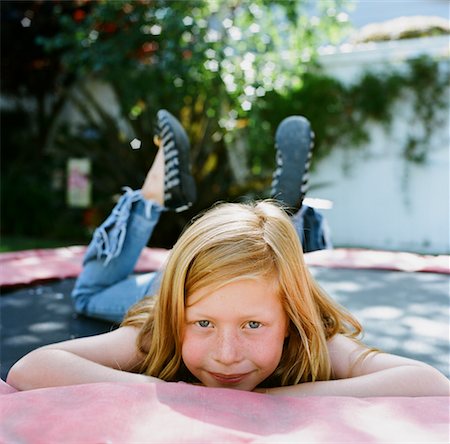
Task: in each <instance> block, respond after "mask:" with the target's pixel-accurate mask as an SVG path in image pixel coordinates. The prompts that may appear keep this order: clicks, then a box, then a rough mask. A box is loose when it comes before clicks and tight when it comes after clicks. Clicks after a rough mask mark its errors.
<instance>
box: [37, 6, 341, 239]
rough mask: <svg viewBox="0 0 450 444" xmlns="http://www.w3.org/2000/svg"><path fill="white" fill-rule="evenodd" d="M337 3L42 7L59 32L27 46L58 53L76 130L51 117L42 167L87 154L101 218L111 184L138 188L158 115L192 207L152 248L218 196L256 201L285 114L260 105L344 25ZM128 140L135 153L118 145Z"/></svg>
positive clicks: (288, 84) (298, 81)
mask: <svg viewBox="0 0 450 444" xmlns="http://www.w3.org/2000/svg"><path fill="white" fill-rule="evenodd" d="M69 3H70V4H69ZM344 6H345V5H344V0H319V1H311V0H292V1H284V0H253V1H245V0H223V1H221V0H189V1H168V0H137V1H125V0H115V1H91V2H87V1H80V0H79V1H76V2H67V3H66V2H62V3H57V4H53V10H52V20H56V22H57V23H58V27H59V28H58V32H57V33H56V34H55V35H54V36H50V37H49V36H48V35H47V36H46V35H42V37H40V38H39V39H38V42H39V44H41V45H42V46H43V47H44V48H45V50H46V51H47V53H48V54H53V55H58V56H59V60H60V62H61V64H60V68H59V70H58V76H59V77H58V78H59V79H60V81H59V82H58V90H57V92H58V97H61V98H64V99H65V100H67V101H68V102H70V103H71V104H72V105H75V107H76V108H77V109H78V110H79V111H80V113H81V115H82V117H83V120H82V121H81V122H79V123H78V124H76V125H75V124H73V122H64V121H63V120H59V119H58V118H56V119H54V121H52V125H51V131H48V132H47V137H46V140H45V143H44V145H45V149H46V152H47V153H49V154H50V156H51V159H52V164H53V166H54V167H55V168H56V167H60V168H62V167H63V166H64V164H65V162H66V160H67V158H68V157H71V156H86V157H89V158H90V159H91V160H92V162H93V168H94V192H95V206H96V207H97V208H98V209H100V213H102V212H103V211H106V209H107V208H108V209H109V208H110V206H111V196H112V195H114V194H116V193H117V192H118V190H119V187H120V186H121V185H124V184H128V185H130V186H132V187H137V186H139V185H140V183H141V182H142V180H143V178H144V176H145V174H146V170H147V168H148V166H149V164H150V162H151V156H152V155H153V154H154V153H155V149H154V148H153V147H152V138H153V131H154V116H155V115H156V112H157V110H158V109H159V108H167V109H168V110H169V111H171V112H172V113H174V114H175V115H177V116H178V117H179V118H180V120H181V122H182V123H183V125H184V126H185V128H186V129H187V132H188V134H189V137H190V140H191V144H192V161H193V166H194V174H195V176H196V180H197V183H198V187H199V200H198V202H197V204H196V206H195V207H194V208H193V209H192V212H191V213H188V214H183V215H179V219H178V220H176V221H175V222H174V223H175V225H173V223H167V224H161V225H162V226H163V227H164V226H165V228H163V230H164V231H165V232H164V233H160V238H161V239H163V241H162V243H167V244H170V243H171V242H172V241H173V239H174V238H175V237H176V235H177V232H178V231H179V229H181V227H182V226H183V225H184V223H185V222H186V220H187V219H188V218H190V217H191V215H192V213H195V212H197V211H199V210H200V209H203V208H205V207H207V206H209V205H210V204H211V203H213V202H215V201H217V200H221V199H235V198H237V197H238V196H240V195H242V194H246V193H250V194H251V193H254V192H255V190H256V194H257V195H258V196H263V195H265V193H266V192H267V188H268V185H269V183H270V175H271V171H272V168H273V166H274V152H273V134H274V131H275V127H276V124H277V123H279V122H280V121H281V120H282V118H283V117H285V116H286V115H287V114H289V113H292V108H287V109H285V110H277V112H278V111H279V113H278V114H277V115H275V116H271V117H272V118H264V119H262V117H264V115H265V116H267V115H270V106H268V105H267V106H266V102H267V98H268V97H270V96H271V95H273V94H283V92H285V91H289V90H290V89H291V88H297V89H298V88H301V86H302V82H303V77H304V75H305V72H306V71H307V67H308V66H312V65H313V64H314V60H315V54H316V48H317V47H318V46H319V45H320V44H321V43H324V42H333V41H336V40H337V39H338V38H339V37H340V36H341V34H342V31H343V30H344V29H345V26H344V25H345V20H343V15H342V14H340V11H341V10H342V9H343V7H344ZM103 84H107V85H109V87H110V88H112V91H113V93H114V96H115V98H116V101H117V103H118V109H109V108H108V106H106V105H105V104H104V103H102V97H104V96H102V95H99V94H97V93H96V88H98V87H100V86H101V85H103ZM283 111H285V114H284V113H283ZM69 123H70V125H69ZM135 137H136V138H138V139H140V140H141V141H142V148H141V150H139V151H135V150H131V149H130V146H129V142H130V141H131V140H132V139H133V138H135ZM172 220H173V219H172Z"/></svg>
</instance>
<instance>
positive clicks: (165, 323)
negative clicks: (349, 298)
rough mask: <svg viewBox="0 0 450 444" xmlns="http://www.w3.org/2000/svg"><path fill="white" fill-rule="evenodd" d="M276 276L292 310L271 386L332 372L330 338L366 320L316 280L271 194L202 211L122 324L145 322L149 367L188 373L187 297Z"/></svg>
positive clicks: (162, 373)
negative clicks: (153, 289) (184, 347)
mask: <svg viewBox="0 0 450 444" xmlns="http://www.w3.org/2000/svg"><path fill="white" fill-rule="evenodd" d="M254 277H256V278H258V277H264V278H274V279H275V280H276V282H277V283H278V292H279V296H280V300H281V302H282V305H283V307H284V310H285V312H286V314H287V316H288V318H289V335H288V337H287V338H286V340H285V344H284V347H283V353H282V357H281V360H280V363H279V365H278V367H277V368H276V370H275V372H274V373H273V375H272V376H271V377H270V378H269V379H268V380H267V381H266V382H265V385H266V386H282V385H293V384H298V383H300V382H307V381H316V380H328V379H330V378H332V370H331V365H330V359H329V355H328V348H327V340H328V339H330V338H331V337H333V336H334V335H335V334H337V333H342V334H345V335H347V336H351V337H356V336H357V335H358V334H360V333H361V331H362V328H361V325H360V324H359V322H358V321H357V320H356V319H355V318H353V316H352V315H351V314H349V313H348V312H347V311H346V310H344V309H343V308H342V307H341V306H339V305H338V304H337V303H336V302H334V301H333V300H332V299H330V298H329V297H328V296H327V295H326V294H325V293H324V292H323V291H322V290H321V288H320V287H319V286H318V284H317V283H316V282H315V281H314V279H313V278H312V276H311V274H310V273H309V270H308V268H307V266H306V265H305V262H304V259H303V251H302V247H301V244H300V241H299V238H298V235H297V233H296V231H295V228H294V226H293V225H292V223H291V221H290V219H289V217H288V216H287V214H286V213H285V212H284V211H283V209H282V208H281V207H280V206H279V205H278V204H276V203H275V202H272V201H267V200H266V201H260V202H254V203H245V204H237V203H232V204H219V205H217V206H215V207H213V208H212V209H210V210H209V211H207V212H206V213H204V214H203V215H202V216H201V217H199V218H197V219H196V220H195V221H194V222H193V223H192V224H191V225H190V226H189V227H188V228H187V229H186V230H185V232H184V233H183V234H182V235H181V237H180V238H179V240H178V242H177V243H176V244H175V246H174V247H173V249H172V252H171V254H170V256H169V259H168V262H167V266H166V268H165V271H164V274H163V278H162V282H161V287H160V290H159V294H158V295H157V296H156V297H155V298H152V299H150V298H147V299H145V300H143V301H141V302H140V303H138V304H137V305H136V306H135V307H133V308H132V309H131V310H130V312H129V313H128V314H127V316H126V318H125V320H124V322H123V324H122V325H134V326H137V327H139V328H140V334H139V336H138V347H139V349H140V350H141V351H142V352H143V353H145V355H146V358H145V360H144V362H143V364H142V369H141V371H142V373H146V374H148V375H151V376H156V377H158V378H161V379H163V380H166V381H177V380H180V379H189V372H188V371H187V369H186V368H185V366H184V364H183V362H182V358H181V341H182V335H183V326H184V310H185V301H186V298H187V297H188V296H189V295H190V294H192V293H193V292H195V291H196V290H198V289H200V288H205V287H210V286H214V287H215V288H218V287H220V286H223V285H226V284H228V283H230V282H233V281H236V280H239V279H245V278H254Z"/></svg>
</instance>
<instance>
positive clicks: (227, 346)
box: [213, 332, 243, 365]
mask: <svg viewBox="0 0 450 444" xmlns="http://www.w3.org/2000/svg"><path fill="white" fill-rule="evenodd" d="M213 356H214V359H215V360H216V361H218V362H220V363H221V364H224V365H231V364H235V363H237V362H240V361H241V360H242V359H243V348H242V341H241V340H240V339H239V337H238V335H236V334H234V333H232V332H221V333H219V334H218V337H217V341H216V343H215V347H214V350H213Z"/></svg>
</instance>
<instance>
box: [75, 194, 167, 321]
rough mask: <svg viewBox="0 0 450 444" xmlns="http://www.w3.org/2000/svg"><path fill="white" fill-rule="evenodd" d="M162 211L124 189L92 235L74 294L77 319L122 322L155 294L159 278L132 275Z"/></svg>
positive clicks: (155, 276)
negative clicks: (78, 316) (126, 314)
mask: <svg viewBox="0 0 450 444" xmlns="http://www.w3.org/2000/svg"><path fill="white" fill-rule="evenodd" d="M163 210H164V209H163V207H161V206H160V205H158V204H157V203H155V202H151V201H148V200H145V199H144V198H143V197H142V194H141V192H140V190H136V191H132V190H131V189H129V188H127V189H126V192H125V194H124V195H123V196H122V197H121V198H120V200H119V202H118V203H117V205H116V206H115V207H114V209H113V211H112V213H111V215H110V216H109V217H108V218H107V219H106V220H105V222H103V224H102V225H100V227H98V228H97V229H96V231H95V232H94V235H93V238H92V241H91V243H90V244H89V246H88V249H87V251H86V255H85V257H84V260H83V270H82V272H81V274H80V275H79V277H78V279H77V281H76V283H75V287H74V289H73V291H72V298H73V301H74V305H75V310H76V312H77V313H80V314H85V315H87V316H92V317H96V318H101V319H106V320H109V321H113V322H121V321H122V319H123V316H124V314H125V313H126V312H127V310H128V309H129V308H130V307H131V306H132V305H133V304H134V303H136V302H137V301H139V300H140V299H142V298H143V297H144V296H145V295H147V294H151V292H152V291H154V290H156V289H157V283H158V281H159V279H158V274H159V273H157V272H154V273H147V274H142V275H133V276H130V275H131V274H132V273H133V270H134V267H135V265H136V262H137V260H138V258H139V255H140V253H141V251H142V249H143V248H144V247H145V246H146V245H147V242H148V240H149V238H150V236H151V234H152V232H153V229H154V227H155V226H156V224H157V222H158V220H159V217H160V214H161V212H162V211H163Z"/></svg>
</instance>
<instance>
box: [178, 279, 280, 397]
mask: <svg viewBox="0 0 450 444" xmlns="http://www.w3.org/2000/svg"><path fill="white" fill-rule="evenodd" d="M185 316H186V319H185V330H184V335H183V339H182V351H181V355H182V358H183V361H184V363H185V365H186V367H187V368H188V369H189V371H190V372H191V373H192V374H193V375H194V376H195V377H196V378H197V379H199V380H200V381H201V382H202V383H203V384H204V385H205V386H208V387H222V388H233V389H239V390H253V389H254V388H255V387H256V386H257V385H258V384H260V383H261V382H262V381H264V380H265V379H266V378H267V377H268V376H270V375H271V374H272V373H273V371H274V370H275V369H276V367H277V366H278V363H279V362H280V359H281V354H282V350H283V342H284V339H285V337H286V336H287V330H288V318H287V316H286V314H285V312H284V309H283V307H282V305H281V301H280V298H279V296H278V294H277V284H276V281H275V280H274V279H271V280H269V279H264V278H260V279H244V280H240V281H236V282H232V283H230V284H227V285H225V286H223V287H221V288H219V289H217V290H213V291H211V290H210V289H209V288H203V289H200V290H198V291H196V292H194V293H193V294H192V295H191V296H189V297H188V299H187V303H186V311H185Z"/></svg>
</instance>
